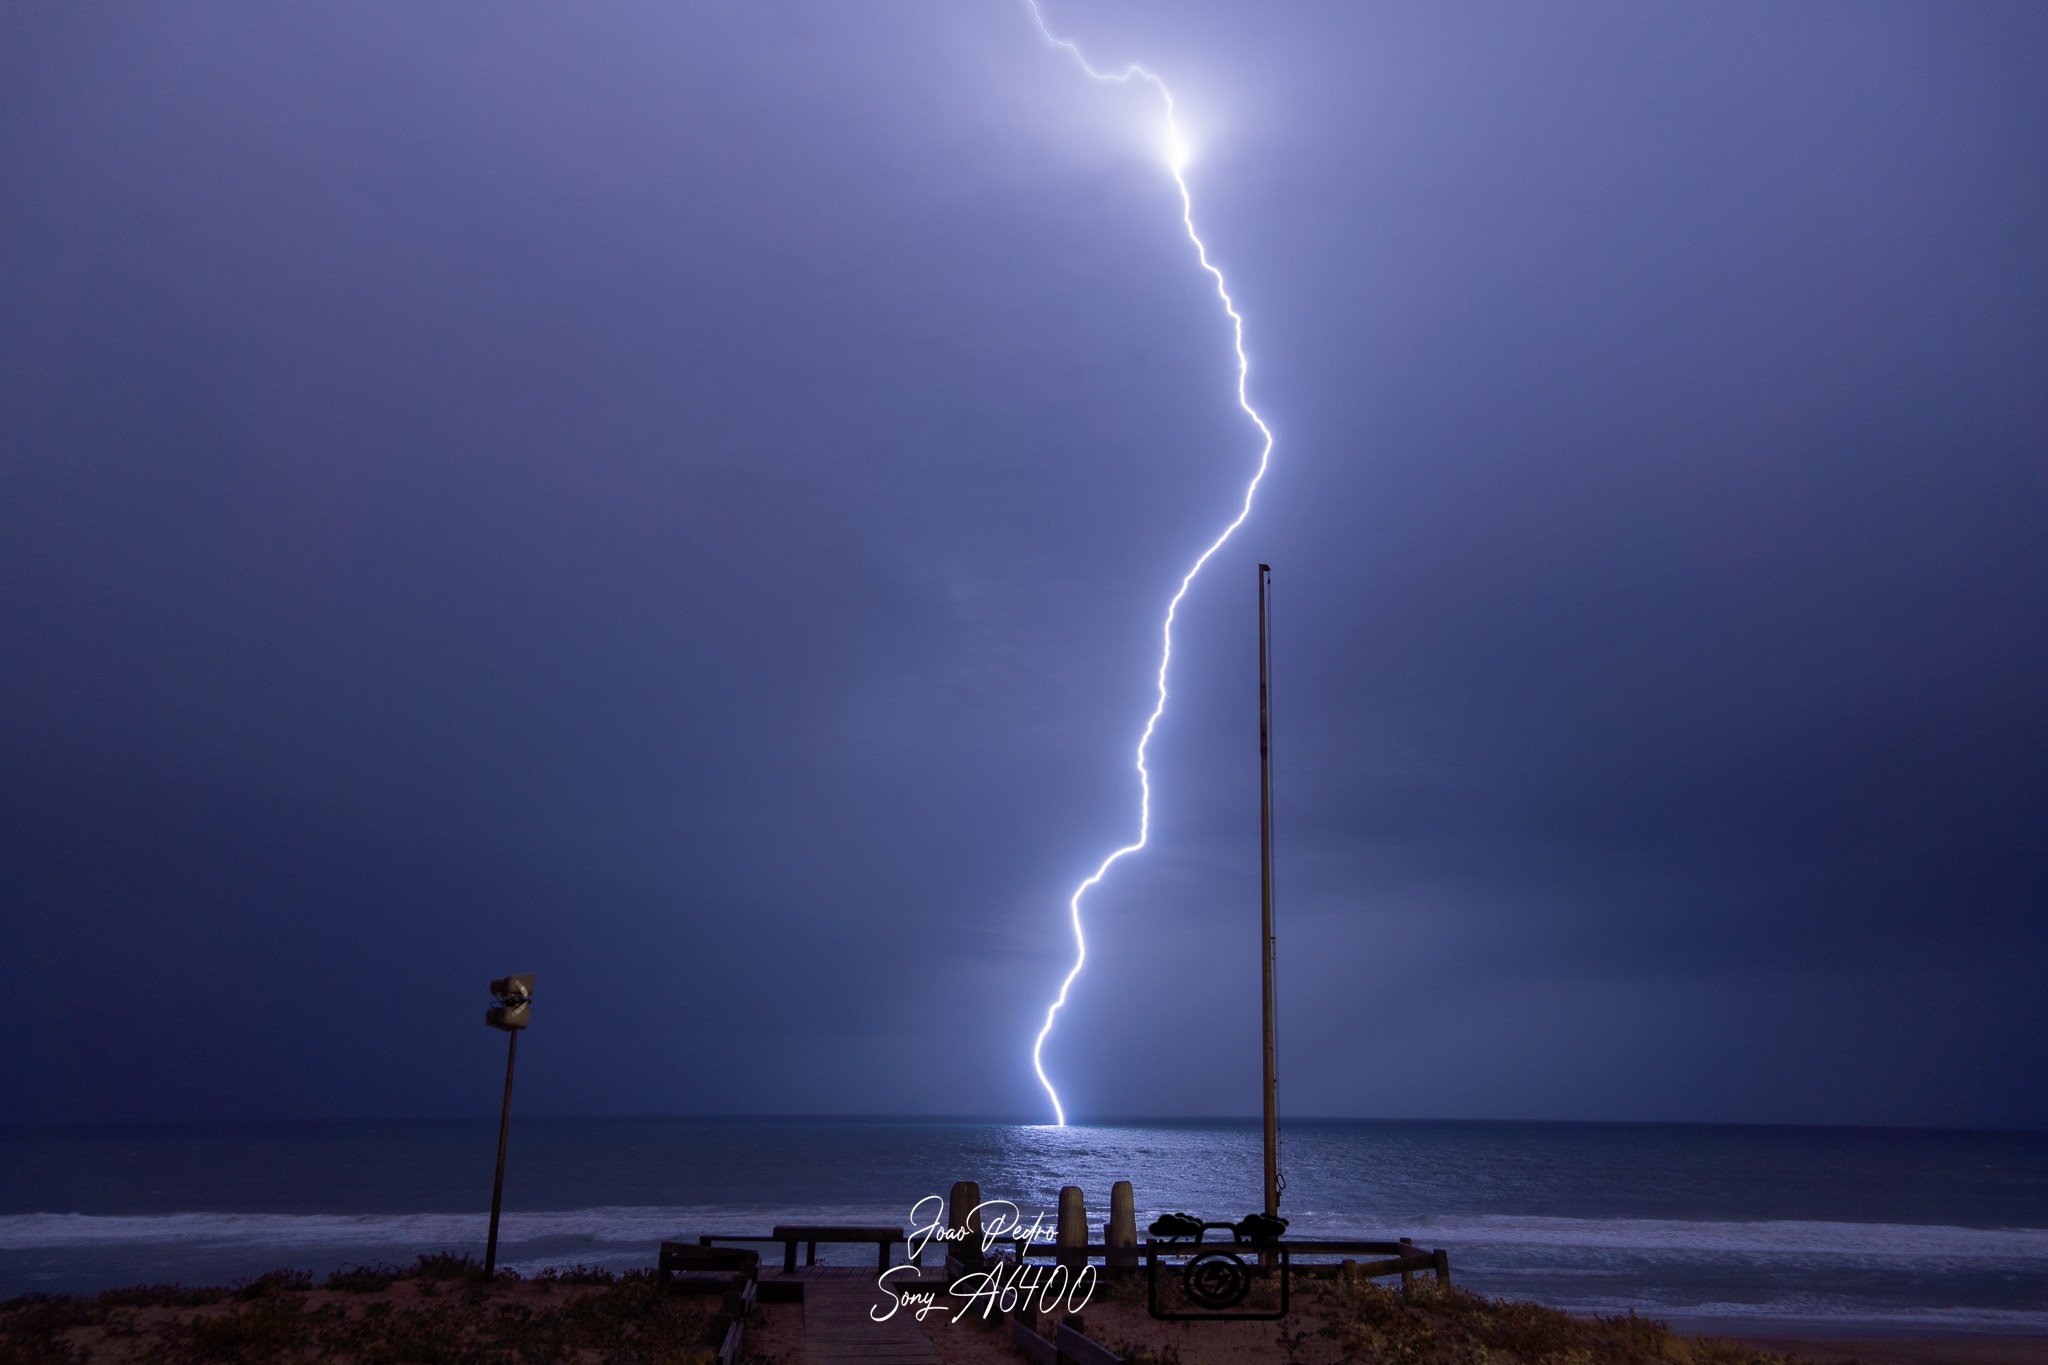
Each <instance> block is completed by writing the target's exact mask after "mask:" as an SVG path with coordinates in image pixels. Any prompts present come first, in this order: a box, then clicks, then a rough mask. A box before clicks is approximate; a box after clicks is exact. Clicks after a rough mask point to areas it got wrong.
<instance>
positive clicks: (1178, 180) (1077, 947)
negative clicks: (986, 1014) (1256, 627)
mask: <svg viewBox="0 0 2048 1365" xmlns="http://www.w3.org/2000/svg"><path fill="white" fill-rule="evenodd" d="M1024 3H1025V4H1026V5H1027V6H1028V7H1029V8H1030V10H1031V17H1032V18H1033V19H1035V20H1037V21H1038V31H1039V32H1040V33H1042V34H1044V35H1045V40H1046V41H1047V42H1048V43H1050V44H1052V45H1053V46H1054V47H1057V48H1061V49H1064V50H1065V51H1066V52H1067V53H1069V54H1070V55H1071V56H1072V57H1073V59H1074V61H1075V62H1076V63H1078V64H1079V65H1080V67H1081V70H1083V71H1084V72H1086V73H1087V74H1088V75H1089V76H1090V77H1091V78H1093V79H1095V80H1098V81H1108V82H1113V83H1116V84H1119V85H1127V84H1129V83H1130V82H1132V81H1143V82H1144V83H1145V84H1147V85H1149V86H1151V87H1152V88H1153V89H1154V90H1157V91H1158V92H1159V98H1160V101H1161V102H1162V103H1163V104H1164V106H1165V109H1166V146H1165V154H1166V165H1167V169H1168V170H1169V171H1171V172H1172V174H1173V183H1174V184H1175V185H1176V186H1178V187H1179V189H1180V220H1181V225H1182V226H1183V227H1185V228H1186V229H1187V233H1188V240H1189V241H1190V242H1193V243H1194V245H1195V257H1196V259H1197V260H1199V261H1200V262H1201V265H1202V269H1203V270H1206V271H1207V272H1208V273H1209V275H1210V276H1211V277H1212V278H1214V280H1215V281H1216V297H1217V298H1218V299H1219V300H1221V301H1222V303H1223V311H1224V313H1225V315H1227V316H1228V317H1229V319H1230V326H1231V344H1232V345H1233V347H1234V348H1235V349H1236V351H1237V405H1238V407H1240V408H1242V409H1244V415H1245V416H1246V417H1249V418H1250V419H1251V423H1252V425H1253V426H1255V427H1257V428H1258V429H1259V437H1260V440H1261V443H1262V444H1261V446H1260V449H1259V463H1258V468H1257V469H1255V470H1254V471H1253V472H1252V477H1251V482H1249V483H1248V484H1246V485H1245V490H1244V501H1243V503H1242V505H1240V506H1239V508H1238V510H1237V515H1236V516H1235V517H1233V518H1232V519H1231V521H1230V524H1229V525H1227V526H1225V527H1224V528H1223V531H1222V533H1221V534H1220V535H1218V536H1217V537H1216V539H1214V540H1213V541H1211V542H1210V543H1209V548H1207V549H1206V550H1203V551H1202V553H1201V555H1200V556H1199V557H1198V558H1197V559H1196V560H1195V562H1194V564H1193V565H1192V566H1191V567H1190V568H1189V569H1188V571H1187V573H1186V574H1184V575H1182V577H1181V580H1180V587H1179V588H1178V589H1177V590H1175V592H1174V594H1173V597H1172V599H1171V600H1170V601H1168V602H1167V604H1166V620H1165V622H1164V624H1163V625H1162V626H1161V627H1160V632H1159V634H1160V649H1159V676H1158V700H1157V701H1156V702H1154V703H1153V706H1152V714H1151V715H1149V716H1147V717H1146V718H1145V729H1144V732H1143V733H1142V734H1140V735H1139V736H1138V751H1137V769H1138V837H1137V839H1136V840H1135V841H1133V842H1131V843H1128V844H1125V845H1124V846H1123V847H1122V848H1119V849H1117V850H1115V851H1114V852H1112V853H1111V854H1110V855H1109V856H1108V857H1107V858H1104V859H1103V860H1102V864H1101V866H1099V867H1097V868H1096V869H1095V871H1094V872H1093V873H1092V874H1091V875H1090V876H1089V877H1088V879H1087V880H1086V881H1084V882H1082V883H1081V884H1080V885H1079V886H1077V887H1075V888H1074V894H1073V896H1072V898H1071V899H1069V900H1068V901H1067V912H1068V915H1069V917H1070V918H1071V919H1072V921H1073V925H1074V967H1073V970H1072V971H1070V972H1068V973H1067V979H1066V980H1064V981H1062V982H1061V983H1060V994H1059V998H1058V999H1057V1000H1054V1001H1053V1002H1052V1005H1051V1007H1050V1008H1048V1009H1047V1010H1046V1012H1045V1027H1043V1028H1041V1029H1040V1030H1038V1041H1036V1042H1035V1043H1033V1044H1032V1045H1031V1067H1032V1070H1034V1071H1036V1072H1037V1073H1038V1083H1039V1084H1040V1085H1042V1086H1044V1087H1045V1093H1046V1095H1047V1096H1048V1097H1049V1098H1050V1099H1051V1100H1052V1112H1053V1116H1054V1118H1055V1119H1057V1121H1058V1123H1059V1126H1060V1127H1062V1128H1064V1127H1066V1126H1067V1111H1066V1109H1065V1108H1064V1107H1062V1106H1061V1104H1060V1097H1059V1092H1058V1091H1056V1090H1054V1089H1053V1085H1052V1081H1051V1080H1049V1079H1047V1077H1046V1074H1045V1064H1044V1061H1043V1057H1042V1054H1043V1053H1044V1051H1045V1040H1046V1037H1047V1035H1049V1034H1050V1033H1051V1032H1052V1025H1053V1020H1054V1019H1055V1018H1056V1017H1057V1016H1058V1014H1059V1012H1060V1010H1061V1009H1062V1008H1064V1007H1065V1005H1066V1003H1067V992H1068V991H1069V990H1071V989H1072V988H1073V985H1074V978H1075V977H1078V976H1079V975H1080V974H1081V968H1082V967H1083V966H1084V965H1086V963H1087V961H1088V940H1087V937H1086V936H1085V935H1083V934H1082V932H1081V900H1082V898H1083V897H1084V896H1086V895H1087V894H1088V893H1089V892H1090V891H1092V890H1094V889H1095V886H1096V885H1097V883H1099V882H1101V880H1102V879H1103V877H1104V876H1106V875H1107V874H1108V872H1109V869H1110V868H1112V867H1114V866H1116V864H1117V863H1118V862H1119V861H1121V860H1122V859H1123V858H1124V857H1126V856H1127V855H1129V854H1132V853H1136V852H1137V851H1138V850H1139V849H1141V848H1143V847H1145V842H1146V840H1147V839H1148V838H1149V837H1150V836H1151V833H1152V774H1151V773H1150V772H1149V771H1148V770H1147V769H1146V767H1145V751H1146V750H1147V749H1148V748H1149V747H1150V746H1151V744H1152V732H1153V731H1154V730H1156V729H1158V727H1159V718H1160V716H1162V715H1164V714H1165V712H1166V673H1167V669H1168V668H1169V667H1170V666H1171V665H1172V663H1173V621H1174V617H1175V616H1177V615H1179V613H1180V604H1181V599H1182V598H1184V597H1186V596H1187V595H1188V587H1189V585H1190V584H1192V583H1193V582H1194V581H1195V575H1196V574H1198V573H1200V572H1201V571H1202V566H1203V565H1205V564H1207V563H1208V562H1209V560H1210V558H1211V557H1212V556H1214V555H1215V553H1216V552H1217V551H1218V550H1220V549H1222V548H1223V544H1224V542H1225V541H1227V540H1229V539H1230V538H1231V536H1233V535H1235V534H1236V532H1237V528H1238V527H1240V526H1242V525H1244V521H1245V518H1246V517H1248V516H1250V515H1251V511H1252V498H1253V497H1254V496H1255V495H1256V494H1257V493H1258V491H1259V482H1260V480H1262V479H1264V478H1265V477H1266V466H1267V465H1268V463H1270V462H1271V460H1272V457H1273V431H1272V428H1270V427H1268V426H1267V425H1266V423H1265V420H1264V419H1263V418H1261V417H1260V416H1259V414H1258V410H1257V409H1255V408H1253V407H1252V405H1251V402H1250V401H1249V400H1248V399H1247V398H1246V397H1245V383H1246V381H1247V380H1248V379H1249V377H1250V375H1251V362H1250V361H1248V360H1247V359H1246V358H1245V354H1244V319H1243V318H1242V317H1241V316H1239V314H1238V311H1237V305H1236V304H1235V303H1233V302H1232V301H1231V297H1230V289H1229V287H1228V286H1227V285H1226V284H1225V282H1224V279H1223V272H1222V271H1221V270H1218V269H1217V268H1216V267H1215V265H1214V264H1212V263H1211V262H1210V260H1209V248H1208V247H1206V246H1204V245H1203V244H1202V239H1201V236H1200V235H1199V234H1197V233H1196V231H1195V205H1194V197H1193V196H1192V195H1190V194H1189V193H1188V182H1187V177H1186V175H1185V174H1184V172H1185V170H1186V168H1187V164H1188V146H1187V140H1186V139H1185V138H1183V137H1182V136H1181V131H1180V125H1179V124H1178V123H1176V122H1175V121H1174V108H1173V92H1172V91H1171V90H1168V89H1167V88H1166V82H1165V81H1163V80H1161V79H1160V78H1159V77H1158V76H1157V75H1155V74H1154V73H1153V72H1151V71H1148V70H1146V69H1145V68H1144V67H1142V66H1139V65H1138V64H1137V63H1135V62H1133V63H1132V64H1131V65H1129V66H1127V67H1125V68H1124V69H1123V70H1121V71H1098V70H1096V68H1095V67H1094V66H1093V65H1092V64H1090V62H1089V61H1088V59H1087V58H1086V57H1085V56H1083V55H1082V54H1081V49H1080V48H1079V47H1078V46H1076V45H1075V44H1074V43H1072V42H1070V41H1069V40H1067V39H1065V38H1061V37H1057V36H1055V35H1054V33H1053V31H1052V30H1051V29H1049V28H1047V27H1046V24H1045V15H1044V14H1042V13H1040V11H1039V8H1038V3H1037V0H1024Z"/></svg>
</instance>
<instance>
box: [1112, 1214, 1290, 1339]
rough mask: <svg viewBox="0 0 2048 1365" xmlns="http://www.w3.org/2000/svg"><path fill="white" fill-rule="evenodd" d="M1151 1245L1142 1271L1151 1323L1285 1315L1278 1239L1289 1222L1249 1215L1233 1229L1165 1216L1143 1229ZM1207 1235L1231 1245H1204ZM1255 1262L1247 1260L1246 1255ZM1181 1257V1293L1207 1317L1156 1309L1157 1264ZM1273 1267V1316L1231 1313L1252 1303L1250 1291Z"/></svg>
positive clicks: (1284, 1263) (1284, 1261) (1284, 1268)
mask: <svg viewBox="0 0 2048 1365" xmlns="http://www.w3.org/2000/svg"><path fill="white" fill-rule="evenodd" d="M1146 1231H1147V1232H1149V1233H1151V1234H1152V1238H1153V1240H1151V1241H1148V1242H1147V1243H1146V1244H1145V1270H1146V1280H1147V1291H1148V1299H1149V1302H1148V1304H1147V1307H1148V1308H1149V1309H1150V1311H1151V1314H1152V1316H1153V1317H1155V1318H1165V1319H1169V1320H1171V1319H1183V1318H1279V1317H1285V1316H1286V1314H1287V1300H1288V1288H1289V1285H1288V1281H1289V1279H1290V1276H1289V1274H1288V1255H1287V1248H1286V1247H1285V1246H1283V1245H1281V1242H1280V1236H1281V1234H1282V1233H1284V1232H1286V1231H1287V1220H1286V1219H1285V1218H1280V1217H1276V1216H1270V1215H1267V1214H1263V1213H1248V1214H1246V1215H1245V1216H1244V1217H1242V1218H1240V1219H1238V1220H1237V1221H1236V1222H1235V1223H1218V1222H1209V1221H1205V1220H1203V1219H1200V1218H1197V1217H1195V1216H1194V1215H1193V1214H1191V1213H1169V1214H1165V1215H1163V1216H1161V1217H1160V1218H1158V1219H1157V1220H1155V1221H1154V1222H1153V1224H1152V1226H1151V1227H1149V1228H1147V1229H1146ZM1211 1232H1227V1233H1229V1234H1230V1242H1229V1243H1228V1245H1227V1246H1226V1245H1225V1244H1223V1243H1215V1242H1206V1243H1205V1242H1204V1240H1203V1239H1204V1238H1205V1237H1206V1236H1207V1235H1208V1234H1209V1233H1211ZM1247 1251H1248V1252H1251V1253H1252V1255H1253V1259H1251V1260H1246V1259H1245V1255H1244V1253H1245V1252H1247ZM1176 1255H1178V1256H1185V1257H1187V1259H1186V1261H1185V1262H1183V1263H1182V1265H1181V1267H1180V1289H1181V1293H1182V1294H1183V1295H1185V1296H1186V1297H1187V1300H1188V1302H1189V1303H1192V1304H1194V1305H1195V1306H1196V1307H1197V1308H1200V1309H1203V1310H1205V1311H1203V1312H1199V1313H1186V1312H1179V1311H1176V1310H1173V1309H1170V1308H1161V1307H1160V1305H1159V1259H1160V1257H1161V1256H1176ZM1274 1267H1277V1268H1278V1270H1279V1277H1280V1306H1279V1308H1278V1310H1277V1311H1274V1312H1232V1311H1231V1310H1232V1309H1234V1308H1236V1307H1237V1306H1238V1305H1239V1304H1242V1303H1243V1302H1244V1301H1245V1300H1246V1299H1247V1298H1249V1297H1251V1292H1252V1286H1253V1285H1254V1284H1255V1283H1256V1282H1257V1281H1258V1280H1260V1279H1262V1278H1264V1277H1265V1276H1266V1275H1267V1274H1268V1273H1270V1270H1271V1268H1274Z"/></svg>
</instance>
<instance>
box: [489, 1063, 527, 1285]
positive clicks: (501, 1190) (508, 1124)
mask: <svg viewBox="0 0 2048 1365" xmlns="http://www.w3.org/2000/svg"><path fill="white" fill-rule="evenodd" d="M506 1037H507V1038H508V1039H510V1041H509V1042H508V1043H507V1045H506V1047H505V1108H504V1110H503V1111H502V1112H501V1113H500V1114H499V1115H498V1175H497V1178H496V1179H495V1180H493V1181H492V1182H491V1239H490V1241H489V1242H488V1243H486V1244H485V1246H484V1278H485V1279H487V1280H488V1279H492V1278H493V1277H495V1276H496V1275H497V1273H498V1208H499V1206H500V1205H501V1204H503V1203H504V1200H505V1139H506V1138H508V1137H509V1136H511V1133H512V1063H513V1062H515V1061H517V1060H518V1058H519V1030H518V1029H516V1028H515V1029H508V1030H506Z"/></svg>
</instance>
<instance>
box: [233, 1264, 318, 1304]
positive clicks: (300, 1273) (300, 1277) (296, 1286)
mask: <svg viewBox="0 0 2048 1365" xmlns="http://www.w3.org/2000/svg"><path fill="white" fill-rule="evenodd" d="M312 1287H313V1272H312V1271H310V1270H273V1271H270V1272H269V1273H267V1274H263V1275H258V1276H257V1277H256V1278H255V1279H253V1280H240V1281H237V1282H236V1283H235V1284H234V1285H232V1286H231V1289H232V1290H233V1292H234V1296H235V1297H236V1298H237V1299H240V1300H241V1301H242V1302H244V1303H248V1302H250V1301H251V1300H253V1299H267V1298H272V1297H274V1296H276V1295H278V1294H303V1293H305V1292H306V1291H307V1290H309V1289H311V1288H312Z"/></svg>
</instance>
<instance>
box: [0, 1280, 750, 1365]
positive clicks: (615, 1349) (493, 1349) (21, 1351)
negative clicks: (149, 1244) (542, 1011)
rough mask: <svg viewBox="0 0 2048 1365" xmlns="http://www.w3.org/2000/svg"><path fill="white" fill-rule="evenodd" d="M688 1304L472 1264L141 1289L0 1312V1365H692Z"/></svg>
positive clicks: (694, 1341) (696, 1303) (706, 1318)
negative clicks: (318, 1283)
mask: <svg viewBox="0 0 2048 1365" xmlns="http://www.w3.org/2000/svg"><path fill="white" fill-rule="evenodd" d="M712 1310H713V1305H707V1304H706V1303H705V1302H704V1301H703V1300H701V1299H689V1298H683V1297H679V1296H675V1295H670V1294H665V1293H663V1292H662V1291H661V1288H660V1286H659V1285H658V1284H657V1283H656V1282H655V1279H654V1276H653V1274H652V1272H648V1271H631V1272H628V1273H626V1274H623V1275H618V1274H613V1273H612V1272H610V1271H602V1270H589V1269H585V1268H583V1267H577V1268H575V1269H572V1270H568V1271H549V1272H545V1273H544V1274H542V1275H540V1276H537V1277H535V1278H534V1279H532V1280H521V1279H519V1278H518V1277H517V1276H514V1275H501V1276H500V1278H499V1279H498V1280H497V1281H495V1282H490V1283H486V1282H485V1280H484V1278H483V1273H482V1267H481V1266H479V1265H478V1264H477V1263H476V1261H475V1260H474V1259H473V1258H470V1257H467V1256H456V1255H454V1254H452V1253H449V1254H443V1255H437V1256H422V1257H420V1259H419V1261H418V1262H417V1263H416V1264H414V1265H413V1266H411V1267H409V1268H407V1269H404V1270H400V1269H398V1268H396V1267H393V1266H352V1267H347V1268H344V1269H341V1270H337V1271H335V1272H334V1273H333V1274H331V1275H329V1276H328V1277H327V1279H326V1282H325V1284H324V1286H323V1289H322V1290H321V1291H315V1290H314V1288H313V1277H312V1275H311V1274H310V1273H308V1272H305V1271H293V1270H279V1271H273V1272H271V1273H270V1274H268V1275H261V1276H258V1277H257V1278H255V1279H253V1280H248V1281H245V1282H243V1283H240V1284H237V1285H234V1286H232V1287H231V1288H228V1289H208V1290H190V1289H185V1288H183V1287H182V1286H179V1285H151V1286H145V1287H139V1288H132V1289H117V1290H110V1291H109V1292H107V1293H105V1294H100V1295H96V1296H92V1297H73V1296H69V1295H44V1294H32V1295H27V1296H25V1297H22V1298H18V1299H13V1300H10V1301H8V1302H6V1303H0V1365H84V1362H87V1361H94V1360H109V1361H110V1360H119V1361H122V1362H133V1363H134V1365H283V1363H284V1362H298V1361H312V1360H343V1361H350V1362H354V1365H556V1363H557V1362H573V1361H576V1360H577V1358H578V1355H579V1353H581V1352H585V1351H591V1352H596V1353H598V1358H599V1359H601V1360H604V1361H606V1362H615V1363H616V1365H703V1363H704V1362H708V1361H709V1360H710V1359H711V1358H712V1353H713V1352H712V1347H713V1343H710V1342H709V1340H708V1338H709V1335H710V1331H711V1321H710V1315H711V1312H712Z"/></svg>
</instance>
